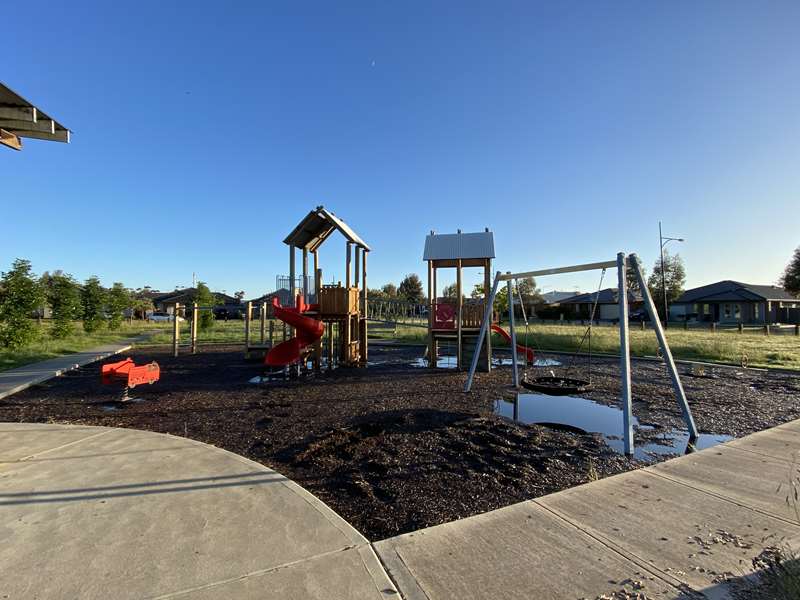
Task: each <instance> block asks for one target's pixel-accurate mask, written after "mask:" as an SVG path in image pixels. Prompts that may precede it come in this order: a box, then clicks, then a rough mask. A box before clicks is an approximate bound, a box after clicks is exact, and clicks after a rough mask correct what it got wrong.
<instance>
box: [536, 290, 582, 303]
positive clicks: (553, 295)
mask: <svg viewBox="0 0 800 600" xmlns="http://www.w3.org/2000/svg"><path fill="white" fill-rule="evenodd" d="M576 295H580V294H576V293H575V292H559V291H556V290H553V291H552V292H546V293H544V294H542V300H543V301H544V303H545V304H558V303H559V302H562V301H564V300H566V299H567V298H572V297H573V296H576Z"/></svg>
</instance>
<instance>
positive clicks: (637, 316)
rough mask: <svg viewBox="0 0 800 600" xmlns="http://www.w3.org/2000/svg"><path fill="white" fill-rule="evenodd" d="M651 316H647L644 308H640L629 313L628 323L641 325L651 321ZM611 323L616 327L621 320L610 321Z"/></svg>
mask: <svg viewBox="0 0 800 600" xmlns="http://www.w3.org/2000/svg"><path fill="white" fill-rule="evenodd" d="M649 320H650V315H648V314H647V311H646V310H645V309H643V308H639V309H637V310H633V311H631V312H629V313H628V322H631V323H640V322H642V321H649ZM609 322H610V323H613V324H614V325H616V324H618V323H619V318H618V317H617V318H614V319H609Z"/></svg>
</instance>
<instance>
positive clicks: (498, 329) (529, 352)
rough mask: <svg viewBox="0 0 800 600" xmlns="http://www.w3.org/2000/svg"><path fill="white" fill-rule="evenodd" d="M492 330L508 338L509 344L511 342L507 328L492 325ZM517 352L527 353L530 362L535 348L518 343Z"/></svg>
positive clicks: (526, 356)
mask: <svg viewBox="0 0 800 600" xmlns="http://www.w3.org/2000/svg"><path fill="white" fill-rule="evenodd" d="M492 331H494V332H496V333H499V334H500V335H502V336H503V337H504V338H506V341H507V342H508V343H509V344H510V343H511V336H510V335H509V334H508V332H507V331H506V330H505V329H503V328H502V327H500V325H492ZM517 352H524V353H525V358H526V359H527V360H528V362H529V363H532V362H533V349H532V348H528V347H527V346H523V345H522V344H517Z"/></svg>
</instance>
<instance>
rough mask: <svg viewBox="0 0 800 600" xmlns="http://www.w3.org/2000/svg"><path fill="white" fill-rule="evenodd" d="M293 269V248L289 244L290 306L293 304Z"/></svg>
mask: <svg viewBox="0 0 800 600" xmlns="http://www.w3.org/2000/svg"><path fill="white" fill-rule="evenodd" d="M294 295H295V268H294V246H292V245H291V244H289V299H290V301H291V304H292V306H294V304H295V300H294V297H295V296H294Z"/></svg>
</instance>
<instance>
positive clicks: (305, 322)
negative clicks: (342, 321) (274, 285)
mask: <svg viewBox="0 0 800 600" xmlns="http://www.w3.org/2000/svg"><path fill="white" fill-rule="evenodd" d="M310 309H311V307H310V306H309V305H307V304H306V303H305V300H304V299H303V296H302V295H300V296H298V297H297V306H295V307H289V306H281V303H280V300H278V298H277V297H275V298H273V299H272V311H273V314H274V315H275V318H277V319H280V320H281V321H283V322H284V323H286V324H287V325H290V326H292V327H294V331H295V337H293V338H292V339H290V340H286V341H285V342H281V343H280V344H278V345H277V346H275V347H274V348H272V349H271V350H270V351H269V352H268V353H267V357H266V358H265V359H264V363H265V364H267V365H269V366H270V367H285V366H286V365H291V364H292V363H295V362H297V361H298V360H299V359H300V352H301V351H302V349H303V348H305V347H306V346H310V345H311V344H313V343H314V342H316V341H317V340H318V339H320V338H321V337H322V334H323V333H324V332H325V325H323V324H322V321H318V320H317V319H314V318H312V317H306V316H305V315H303V313H304V312H307V311H309V310H310Z"/></svg>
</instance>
